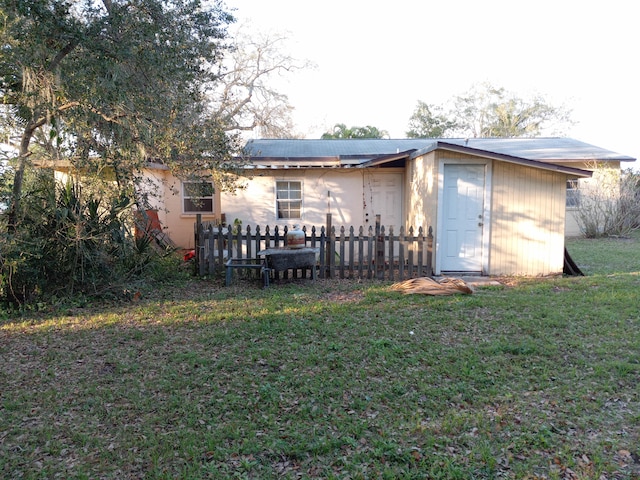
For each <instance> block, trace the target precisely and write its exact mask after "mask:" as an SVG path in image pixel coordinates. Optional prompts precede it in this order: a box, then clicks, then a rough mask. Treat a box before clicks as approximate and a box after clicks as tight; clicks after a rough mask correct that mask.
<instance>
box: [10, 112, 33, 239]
mask: <svg viewBox="0 0 640 480" xmlns="http://www.w3.org/2000/svg"><path fill="white" fill-rule="evenodd" d="M38 123H39V122H36V123H33V122H31V123H29V125H27V127H26V128H25V129H24V132H23V133H22V138H21V140H20V152H19V154H18V168H17V170H16V174H15V176H14V178H13V190H12V193H11V205H10V206H9V214H8V217H7V218H8V222H7V231H8V232H9V233H15V231H16V227H17V222H18V215H19V213H20V200H21V197H22V183H23V181H24V171H25V169H26V167H27V158H29V156H30V155H31V152H29V144H30V143H31V138H32V137H33V132H35V130H36V128H38Z"/></svg>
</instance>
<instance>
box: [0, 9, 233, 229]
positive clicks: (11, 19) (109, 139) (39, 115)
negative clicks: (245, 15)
mask: <svg viewBox="0 0 640 480" xmlns="http://www.w3.org/2000/svg"><path fill="white" fill-rule="evenodd" d="M0 7H1V10H0V12H2V17H3V18H2V19H3V20H4V21H3V23H2V24H1V25H2V30H1V31H0V35H1V39H2V41H3V51H2V59H1V62H0V94H1V95H2V97H3V103H4V105H5V106H6V109H7V112H8V114H7V115H6V116H5V117H3V119H5V120H6V123H8V124H10V125H11V126H12V128H13V129H15V135H16V136H19V137H20V138H21V142H20V148H19V152H18V155H17V157H18V162H17V165H16V173H15V177H14V182H13V194H12V203H11V208H10V211H9V217H10V219H9V225H10V227H11V228H15V226H16V225H17V223H19V222H20V219H19V217H20V215H22V214H23V211H22V210H21V209H20V205H19V203H20V201H21V200H22V197H23V195H22V179H23V177H24V175H25V170H26V168H27V167H28V165H27V159H28V158H29V157H30V156H31V155H33V153H34V151H33V149H32V144H33V143H35V142H37V143H38V144H39V145H40V147H41V149H40V151H39V152H38V157H39V158H38V160H40V161H42V160H50V161H53V162H56V161H58V160H60V159H65V160H67V161H69V162H70V163H71V164H72V165H73V166H74V167H76V168H78V169H94V170H98V171H99V170H104V169H110V170H112V171H113V172H114V174H115V177H116V181H117V182H118V183H119V184H120V185H127V186H128V185H131V184H133V183H135V182H136V181H137V180H138V178H139V174H140V171H141V169H142V168H143V167H144V166H145V165H146V163H147V162H148V161H150V160H151V161H154V162H161V163H163V164H165V165H167V166H169V167H170V168H171V169H172V170H173V171H174V173H176V174H178V175H179V176H184V175H186V174H188V173H190V174H194V173H196V172H197V173H202V172H204V173H205V174H207V175H208V174H209V173H210V171H211V170H215V171H220V172H223V173H224V172H229V171H231V172H234V171H235V169H236V167H237V163H236V162H234V158H233V156H232V152H233V150H234V149H235V147H236V140H237V138H236V137H234V136H229V135H227V134H226V132H225V130H224V125H222V124H221V122H220V121H219V119H217V118H215V117H213V116H212V115H211V109H210V102H209V99H207V98H206V96H205V92H206V91H207V90H209V89H210V87H211V86H212V85H214V84H215V82H216V80H217V75H216V73H215V71H216V68H215V66H216V65H217V64H218V63H219V62H220V60H221V58H222V54H223V52H224V51H225V49H226V46H225V44H224V39H225V35H226V30H225V28H226V25H227V24H228V23H230V22H231V21H233V18H232V17H231V16H230V15H229V14H227V13H226V12H225V11H224V10H223V9H222V5H221V3H220V2H219V1H215V2H201V1H200V0H178V1H166V0H135V1H123V0H111V1H106V0H103V1H102V2H99V1H97V2H92V1H86V2H71V1H68V0H36V1H34V2H13V1H9V0H2V3H0ZM229 178H230V177H229V176H226V175H224V174H222V175H219V178H217V179H216V180H220V181H227V180H229Z"/></svg>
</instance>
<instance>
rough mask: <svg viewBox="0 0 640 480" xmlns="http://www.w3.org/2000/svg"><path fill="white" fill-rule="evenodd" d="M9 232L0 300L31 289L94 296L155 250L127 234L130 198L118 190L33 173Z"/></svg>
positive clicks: (27, 295) (26, 296)
mask: <svg viewBox="0 0 640 480" xmlns="http://www.w3.org/2000/svg"><path fill="white" fill-rule="evenodd" d="M29 187H30V188H29V189H28V191H27V195H26V196H25V199H24V201H23V205H24V213H23V216H22V220H21V222H20V224H19V225H18V228H17V229H16V231H15V232H14V233H3V238H2V239H1V241H2V253H1V254H0V290H1V293H2V296H3V298H4V300H5V301H9V302H11V303H13V304H22V303H24V302H28V301H29V300H30V299H33V298H34V297H36V296H39V295H56V296H67V295H74V294H76V293H83V294H90V295H96V294H101V293H105V292H107V291H109V290H113V289H118V288H121V285H122V284H123V282H125V281H127V280H128V279H131V278H132V277H134V276H139V275H141V274H142V273H143V272H144V270H145V267H146V266H147V265H148V264H149V263H150V262H151V261H152V259H153V257H155V256H156V253H155V252H154V250H153V249H152V248H151V244H150V241H149V240H148V239H146V238H142V239H135V237H134V236H133V235H131V225H132V220H131V219H132V215H131V213H132V207H133V204H134V203H133V201H132V200H131V198H130V197H128V196H127V195H126V194H123V193H119V192H117V191H109V190H106V189H97V188H94V189H91V188H87V187H80V186H79V185H78V184H76V183H74V182H72V181H68V182H67V183H65V184H59V183H58V184H56V183H55V181H54V179H53V177H52V176H51V174H50V173H49V174H47V173H46V172H37V173H36V174H35V177H34V178H33V179H32V180H31V181H30V185H29Z"/></svg>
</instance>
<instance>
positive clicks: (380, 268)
mask: <svg viewBox="0 0 640 480" xmlns="http://www.w3.org/2000/svg"><path fill="white" fill-rule="evenodd" d="M376 277H377V278H378V280H383V279H384V229H383V227H382V226H381V225H380V215H379V214H377V215H376Z"/></svg>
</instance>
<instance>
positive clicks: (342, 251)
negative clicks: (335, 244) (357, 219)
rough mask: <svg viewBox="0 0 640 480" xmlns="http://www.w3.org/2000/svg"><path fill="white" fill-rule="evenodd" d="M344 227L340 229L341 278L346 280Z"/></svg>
mask: <svg viewBox="0 0 640 480" xmlns="http://www.w3.org/2000/svg"><path fill="white" fill-rule="evenodd" d="M344 241H345V238H344V225H343V226H342V227H340V278H344Z"/></svg>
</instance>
